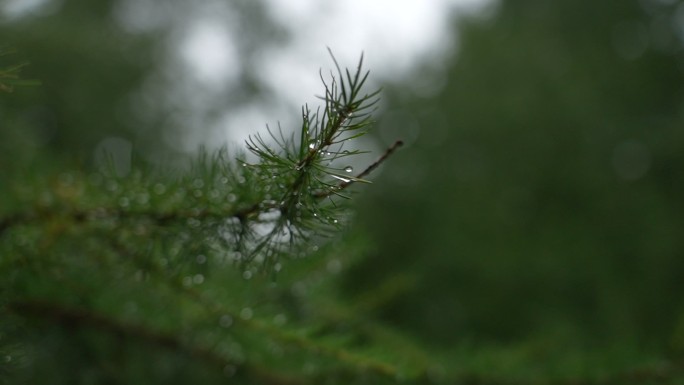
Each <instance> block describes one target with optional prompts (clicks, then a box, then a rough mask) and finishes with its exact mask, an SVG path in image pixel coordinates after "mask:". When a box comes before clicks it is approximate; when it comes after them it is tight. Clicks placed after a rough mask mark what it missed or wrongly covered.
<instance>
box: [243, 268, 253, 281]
mask: <svg viewBox="0 0 684 385" xmlns="http://www.w3.org/2000/svg"><path fill="white" fill-rule="evenodd" d="M242 278H244V279H247V280H249V279H252V272H251V271H249V270H246V271H245V272H244V273H242Z"/></svg>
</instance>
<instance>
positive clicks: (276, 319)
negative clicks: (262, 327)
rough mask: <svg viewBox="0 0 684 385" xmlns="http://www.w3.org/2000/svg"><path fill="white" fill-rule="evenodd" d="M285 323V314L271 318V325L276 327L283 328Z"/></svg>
mask: <svg viewBox="0 0 684 385" xmlns="http://www.w3.org/2000/svg"><path fill="white" fill-rule="evenodd" d="M286 322H287V316H286V315H285V314H282V313H280V314H278V315H276V316H275V317H273V323H274V324H276V325H278V326H283V325H285V323H286Z"/></svg>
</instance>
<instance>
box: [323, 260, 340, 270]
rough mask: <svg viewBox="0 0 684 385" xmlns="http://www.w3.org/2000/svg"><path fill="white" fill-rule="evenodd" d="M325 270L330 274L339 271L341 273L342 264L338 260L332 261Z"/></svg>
mask: <svg viewBox="0 0 684 385" xmlns="http://www.w3.org/2000/svg"><path fill="white" fill-rule="evenodd" d="M326 268H327V269H328V271H329V272H330V273H332V274H338V273H339V272H340V271H342V262H340V260H339V259H333V260H331V261H330V262H328V265H327V266H326Z"/></svg>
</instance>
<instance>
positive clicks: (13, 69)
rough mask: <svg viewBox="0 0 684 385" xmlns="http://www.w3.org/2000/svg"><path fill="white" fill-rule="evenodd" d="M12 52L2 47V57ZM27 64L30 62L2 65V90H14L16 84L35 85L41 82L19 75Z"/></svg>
mask: <svg viewBox="0 0 684 385" xmlns="http://www.w3.org/2000/svg"><path fill="white" fill-rule="evenodd" d="M10 53H11V51H10V50H8V49H6V48H4V49H3V48H0V58H2V57H3V56H5V55H8V54H10ZM27 65H28V63H21V64H13V65H9V66H4V65H2V66H0V91H4V92H12V90H13V89H14V87H16V86H34V85H38V84H40V82H38V81H37V80H27V79H21V78H20V77H19V75H20V73H21V70H22V69H23V68H24V67H26V66H27Z"/></svg>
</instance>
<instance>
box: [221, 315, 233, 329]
mask: <svg viewBox="0 0 684 385" xmlns="http://www.w3.org/2000/svg"><path fill="white" fill-rule="evenodd" d="M219 325H221V327H222V328H229V327H231V326H232V325H233V317H231V316H230V315H228V314H224V315H222V316H221V318H219Z"/></svg>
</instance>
